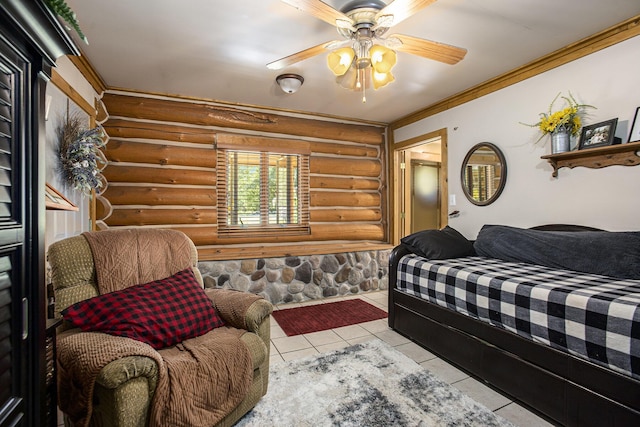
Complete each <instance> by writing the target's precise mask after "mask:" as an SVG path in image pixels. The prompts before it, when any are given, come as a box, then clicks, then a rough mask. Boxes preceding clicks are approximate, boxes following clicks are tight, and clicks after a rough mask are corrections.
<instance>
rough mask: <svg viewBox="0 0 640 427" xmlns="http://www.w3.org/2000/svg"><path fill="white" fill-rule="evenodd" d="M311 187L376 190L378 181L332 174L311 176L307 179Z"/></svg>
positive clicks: (378, 185)
mask: <svg viewBox="0 0 640 427" xmlns="http://www.w3.org/2000/svg"><path fill="white" fill-rule="evenodd" d="M309 185H310V187H311V188H319V189H336V190H377V189H379V188H380V181H379V180H377V179H366V178H341V177H332V176H322V175H318V176H312V177H311V178H310V180H309Z"/></svg>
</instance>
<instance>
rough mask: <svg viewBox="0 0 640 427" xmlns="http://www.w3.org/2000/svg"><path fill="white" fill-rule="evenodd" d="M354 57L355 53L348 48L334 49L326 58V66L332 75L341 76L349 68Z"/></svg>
mask: <svg viewBox="0 0 640 427" xmlns="http://www.w3.org/2000/svg"><path fill="white" fill-rule="evenodd" d="M355 56H356V52H355V51H354V50H353V49H352V48H350V47H343V48H341V49H336V50H334V51H332V52H329V55H328V56H327V65H328V66H329V69H330V70H331V71H332V72H333V74H335V75H336V76H342V75H344V73H346V72H347V71H348V70H349V68H350V67H351V64H352V63H353V58H355Z"/></svg>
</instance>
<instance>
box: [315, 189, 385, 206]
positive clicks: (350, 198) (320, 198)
mask: <svg viewBox="0 0 640 427" xmlns="http://www.w3.org/2000/svg"><path fill="white" fill-rule="evenodd" d="M309 203H310V205H311V206H312V207H321V206H350V207H380V194H379V193H363V192H358V191H317V190H313V191H311V198H310V202H309Z"/></svg>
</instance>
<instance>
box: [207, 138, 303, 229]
mask: <svg viewBox="0 0 640 427" xmlns="http://www.w3.org/2000/svg"><path fill="white" fill-rule="evenodd" d="M235 137H238V138H235ZM256 140H257V141H258V142H259V144H257V143H256V142H255V141H253V139H250V138H249V137H244V136H239V135H223V138H219V139H218V147H217V148H218V150H217V165H216V168H217V203H218V237H219V238H222V239H224V238H233V237H246V235H247V233H251V235H252V236H254V237H257V238H259V237H268V236H273V235H274V234H277V235H278V236H297V235H308V234H310V233H311V229H310V219H309V217H310V209H309V204H310V203H309V202H310V195H309V181H310V171H309V157H310V156H309V152H308V151H309V150H308V149H309V144H302V146H301V147H300V148H301V150H296V148H298V147H297V146H292V145H291V144H292V142H295V143H296V144H297V142H298V141H291V140H277V139H274V140H272V139H270V138H256ZM283 141H287V142H288V143H287V145H283V144H282V142H283ZM234 142H236V143H238V145H235V144H234ZM228 150H236V151H249V152H256V151H258V152H261V153H269V154H289V155H298V156H299V162H298V163H299V164H298V173H299V178H298V180H299V182H298V205H299V208H300V211H299V215H300V222H299V224H296V225H288V224H287V225H268V224H265V223H263V224H261V225H255V226H229V225H228V224H227V218H228V212H227V208H226V205H227V185H228V182H227V155H226V154H227V152H228ZM265 158H266V156H265ZM266 166H268V165H266ZM262 167H263V168H264V167H265V165H264V164H263V165H262ZM263 181H265V182H261V186H262V187H263V190H264V188H267V187H268V180H266V179H264V180H263ZM266 197H267V196H266V192H265V191H261V201H260V206H261V209H268V208H267V202H266ZM262 198H265V200H262ZM263 214H264V212H263Z"/></svg>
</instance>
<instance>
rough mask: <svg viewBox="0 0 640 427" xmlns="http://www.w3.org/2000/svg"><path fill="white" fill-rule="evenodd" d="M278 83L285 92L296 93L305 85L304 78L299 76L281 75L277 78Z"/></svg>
mask: <svg viewBox="0 0 640 427" xmlns="http://www.w3.org/2000/svg"><path fill="white" fill-rule="evenodd" d="M276 83H278V86H280V89H282V90H283V91H284V92H286V93H295V92H296V91H297V90H298V89H300V86H302V83H304V78H303V77H302V76H300V75H298V74H280V75H279V76H278V77H276Z"/></svg>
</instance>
